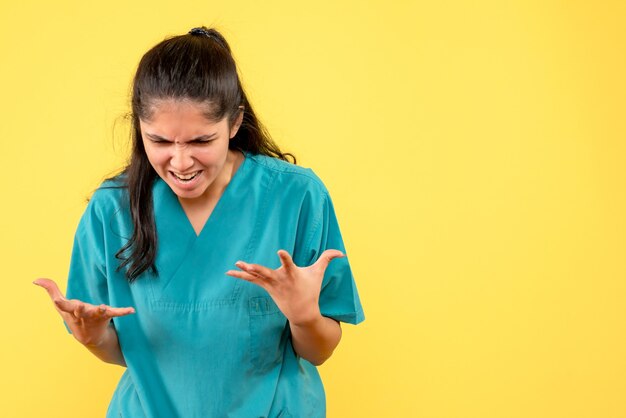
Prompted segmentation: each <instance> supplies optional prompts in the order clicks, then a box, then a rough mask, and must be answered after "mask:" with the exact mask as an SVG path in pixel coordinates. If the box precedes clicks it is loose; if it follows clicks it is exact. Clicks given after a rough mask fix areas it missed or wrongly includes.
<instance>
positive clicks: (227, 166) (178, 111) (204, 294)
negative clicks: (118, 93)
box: [35, 27, 364, 418]
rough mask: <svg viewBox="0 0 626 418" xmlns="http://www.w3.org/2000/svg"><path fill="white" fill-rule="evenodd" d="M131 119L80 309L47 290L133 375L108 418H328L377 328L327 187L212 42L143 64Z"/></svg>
mask: <svg viewBox="0 0 626 418" xmlns="http://www.w3.org/2000/svg"><path fill="white" fill-rule="evenodd" d="M131 115H132V128H133V149H132V155H131V158H130V161H129V163H128V165H127V166H126V168H125V169H124V170H123V172H122V173H121V174H120V175H118V176H116V177H113V178H111V179H109V180H107V181H105V182H104V183H103V184H102V185H101V186H100V187H99V188H98V190H97V191H96V192H95V193H94V194H93V196H92V198H91V200H90V201H89V204H88V206H87V208H86V211H85V213H84V214H83V216H82V218H81V221H80V223H79V226H78V229H77V231H76V235H75V241H74V249H73V251H72V258H71V264H70V273H69V278H68V288H67V297H64V296H63V294H62V293H61V292H60V290H59V288H58V287H57V285H56V284H55V283H54V282H53V281H52V280H49V279H38V280H36V281H35V284H37V285H39V286H42V287H44V288H45V289H46V290H47V292H48V294H49V295H50V297H51V298H52V300H53V302H54V305H55V307H56V310H57V311H58V312H59V314H60V315H61V317H62V318H63V320H64V322H65V324H66V327H67V328H68V330H69V331H70V332H71V333H72V334H73V335H74V337H75V338H76V339H77V340H78V341H79V342H80V343H82V344H83V345H85V347H87V349H89V350H90V351H91V352H92V353H93V354H94V355H96V356H97V357H98V358H100V359H101V360H103V361H105V362H108V363H113V364H119V365H121V366H124V367H126V371H125V373H124V374H123V376H122V378H121V380H120V382H119V384H118V386H117V388H116V390H115V393H114V395H113V399H112V400H111V403H110V405H109V408H108V412H107V417H120V416H122V417H133V418H136V417H168V418H169V417H185V418H187V417H246V418H249V417H323V416H325V413H326V412H325V397H324V390H323V386H322V383H321V380H320V377H319V374H318V372H317V369H316V367H315V366H317V365H320V364H322V363H323V362H324V361H325V360H327V359H328V358H329V357H330V356H331V354H332V352H333V350H334V349H335V348H336V347H337V344H338V343H339V340H340V339H341V328H340V325H339V323H340V321H343V322H349V323H352V324H357V323H359V322H361V321H362V320H363V319H364V316H363V311H362V308H361V304H360V301H359V297H358V293H357V290H356V286H355V283H354V280H353V277H352V273H351V270H350V265H349V264H348V261H347V258H346V257H345V254H344V246H343V241H342V238H341V234H340V231H339V226H338V224H337V220H336V218H335V213H334V209H333V205H332V201H331V199H330V196H329V195H328V191H327V190H326V188H325V187H324V185H323V183H322V182H321V181H320V179H319V178H318V177H317V176H316V175H315V174H314V173H313V172H312V171H311V170H309V169H305V168H301V167H298V166H296V165H295V164H292V163H290V162H288V161H287V157H293V156H291V155H290V154H285V153H282V152H281V151H280V149H279V148H278V146H277V145H276V144H275V143H274V142H272V140H271V139H270V137H269V136H268V134H267V133H266V131H265V130H264V128H263V127H262V125H261V124H260V123H259V121H258V120H257V117H256V116H255V113H254V111H253V109H252V107H251V106H250V103H249V101H248V99H247V97H246V95H245V93H244V91H243V89H242V86H241V82H240V80H239V78H238V75H237V68H236V66H235V62H234V60H233V57H232V55H231V51H230V47H229V46H228V44H227V42H226V40H225V39H224V38H223V37H222V35H221V34H220V33H219V32H217V31H215V30H214V29H208V28H205V27H201V28H194V29H192V30H191V31H190V32H189V33H188V34H185V35H181V36H176V37H173V38H170V39H166V40H165V41H163V42H161V43H159V44H157V45H156V46H154V47H153V48H152V49H151V50H149V51H148V52H147V53H146V54H145V55H144V56H143V58H142V59H141V61H140V63H139V66H138V69H137V72H136V75H135V78H134V82H133V88H132V113H131ZM294 162H295V159H294Z"/></svg>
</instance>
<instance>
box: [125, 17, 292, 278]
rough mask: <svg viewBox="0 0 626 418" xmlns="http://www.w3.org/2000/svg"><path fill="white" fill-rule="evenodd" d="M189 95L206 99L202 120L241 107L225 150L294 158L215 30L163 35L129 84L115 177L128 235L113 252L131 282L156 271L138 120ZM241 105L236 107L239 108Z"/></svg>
mask: <svg viewBox="0 0 626 418" xmlns="http://www.w3.org/2000/svg"><path fill="white" fill-rule="evenodd" d="M171 99H174V100H192V101H194V102H198V103H201V104H206V105H207V109H208V110H209V112H208V113H207V114H206V116H207V119H209V120H211V121H220V120H222V119H223V118H224V117H227V118H228V120H229V122H230V124H231V125H232V124H233V123H234V121H235V120H236V118H237V116H239V112H241V111H243V112H244V115H243V122H242V124H241V127H240V128H239V130H238V131H237V134H236V135H235V136H234V137H233V138H232V139H231V140H230V144H229V148H230V149H239V150H242V151H247V152H250V153H252V154H264V155H268V156H271V157H275V158H279V159H282V160H285V161H288V157H289V158H290V159H291V160H292V162H293V163H295V161H296V159H295V157H294V156H293V155H292V154H289V153H282V152H281V151H280V149H279V148H278V146H277V145H276V144H275V143H274V142H273V141H272V139H271V137H270V136H269V134H268V132H267V131H266V130H265V128H264V127H263V125H262V124H261V122H260V121H259V120H258V119H257V117H256V115H255V113H254V110H253V109H252V106H251V105H250V102H249V101H248V98H247V97H246V94H245V92H244V90H243V88H242V85H241V81H240V79H239V76H238V73H237V67H236V64H235V61H234V59H233V57H232V53H231V50H230V47H229V45H228V43H227V42H226V40H225V39H224V37H223V36H222V35H221V34H220V33H219V32H218V31H216V30H215V29H209V28H206V27H201V28H194V29H192V30H191V31H190V32H189V33H188V34H186V35H180V36H175V37H172V38H169V39H166V40H164V41H162V42H160V43H159V44H157V45H156V46H154V47H153V48H152V49H150V50H149V51H148V52H146V54H145V55H144V56H143V57H142V58H141V61H140V62H139V66H138V68H137V72H136V74H135V77H134V80H133V85H132V98H131V107H132V110H131V114H130V119H131V137H132V143H133V145H132V151H131V156H130V161H129V163H128V165H127V166H126V167H125V168H124V170H123V172H122V173H121V174H120V175H119V176H117V179H118V180H120V181H121V183H122V187H124V188H126V189H127V190H128V198H129V203H130V213H131V218H132V221H133V227H134V229H133V234H132V236H131V238H130V239H129V240H128V242H127V243H126V244H125V245H124V246H123V247H122V248H121V249H120V250H119V251H118V252H117V254H115V256H116V257H117V258H118V259H119V260H120V261H121V262H120V265H119V268H118V269H125V274H126V277H127V279H128V280H129V281H130V282H132V281H134V280H135V279H136V278H137V277H139V276H140V275H141V274H142V273H143V272H145V271H146V270H150V271H151V272H153V273H155V274H157V273H158V272H157V270H156V266H155V258H156V251H157V232H156V226H155V222H154V208H153V204H152V186H153V183H154V181H155V180H156V178H157V173H156V172H155V171H154V169H153V168H152V166H151V165H150V162H149V161H148V157H147V155H146V152H145V149H144V146H143V142H142V137H141V130H140V128H139V120H149V119H150V117H151V113H152V111H153V106H154V105H155V103H156V102H158V101H160V100H171ZM241 106H242V107H243V110H242V108H240V107H241Z"/></svg>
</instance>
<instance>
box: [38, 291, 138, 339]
mask: <svg viewBox="0 0 626 418" xmlns="http://www.w3.org/2000/svg"><path fill="white" fill-rule="evenodd" d="M33 283H35V284H36V285H38V286H41V287H43V288H44V289H46V291H47V292H48V295H49V296H50V298H51V299H52V302H53V303H54V306H55V308H56V310H57V312H59V314H60V315H61V317H62V318H63V320H64V321H65V323H66V324H67V326H68V327H69V328H70V330H71V331H72V334H73V335H74V337H75V338H76V339H77V340H78V341H80V342H81V343H83V344H85V345H95V344H98V343H99V342H100V341H101V339H102V337H103V336H104V335H105V332H106V330H107V327H108V326H109V323H110V322H111V318H115V317H119V316H124V315H128V314H131V313H134V312H135V310H134V308H112V307H110V306H107V305H99V306H96V305H92V304H90V303H86V302H83V301H80V300H77V299H72V300H68V299H66V298H65V296H63V294H62V293H61V291H60V290H59V287H58V286H57V285H56V283H55V282H54V281H52V280H50V279H37V280H35V281H34V282H33Z"/></svg>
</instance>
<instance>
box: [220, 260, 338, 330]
mask: <svg viewBox="0 0 626 418" xmlns="http://www.w3.org/2000/svg"><path fill="white" fill-rule="evenodd" d="M278 257H279V258H280V263H281V266H280V267H279V268H277V269H276V270H272V269H269V268H267V267H264V266H261V265H258V264H249V263H244V262H243V261H238V262H236V263H235V265H236V266H237V267H239V268H240V269H241V271H238V270H229V271H227V272H226V274H227V275H229V276H232V277H237V278H239V279H243V280H246V281H249V282H251V283H254V284H256V285H259V286H261V287H262V288H263V289H265V290H266V291H267V292H268V293H269V294H270V296H271V297H272V299H273V300H274V302H275V303H276V306H278V309H280V310H281V312H282V313H283V314H284V315H285V316H286V317H287V319H288V320H289V322H290V323H291V324H293V325H301V324H307V323H310V322H311V321H315V320H317V319H318V318H319V317H320V315H321V314H320V308H319V297H320V291H321V289H322V280H323V279H324V272H325V271H326V267H328V264H329V263H330V262H331V260H333V259H335V258H339V257H344V254H343V253H342V252H341V251H339V250H326V251H324V252H323V253H322V255H320V257H319V258H318V259H317V261H316V262H315V263H314V264H312V265H310V266H308V267H298V266H296V265H295V264H294V262H293V260H292V259H291V256H290V255H289V253H288V252H287V251H285V250H280V251H278Z"/></svg>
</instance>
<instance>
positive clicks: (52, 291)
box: [33, 279, 65, 301]
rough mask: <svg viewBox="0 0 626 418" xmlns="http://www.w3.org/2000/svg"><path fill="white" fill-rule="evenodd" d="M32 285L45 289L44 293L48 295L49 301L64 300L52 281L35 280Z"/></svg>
mask: <svg viewBox="0 0 626 418" xmlns="http://www.w3.org/2000/svg"><path fill="white" fill-rule="evenodd" d="M33 284H36V285H37V286H40V287H43V288H44V289H46V292H48V295H50V299H52V300H53V301H57V300H61V299H65V297H64V296H63V293H61V291H60V290H59V286H57V284H56V283H55V282H54V281H53V280H50V279H37V280H35V281H34V282H33Z"/></svg>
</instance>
